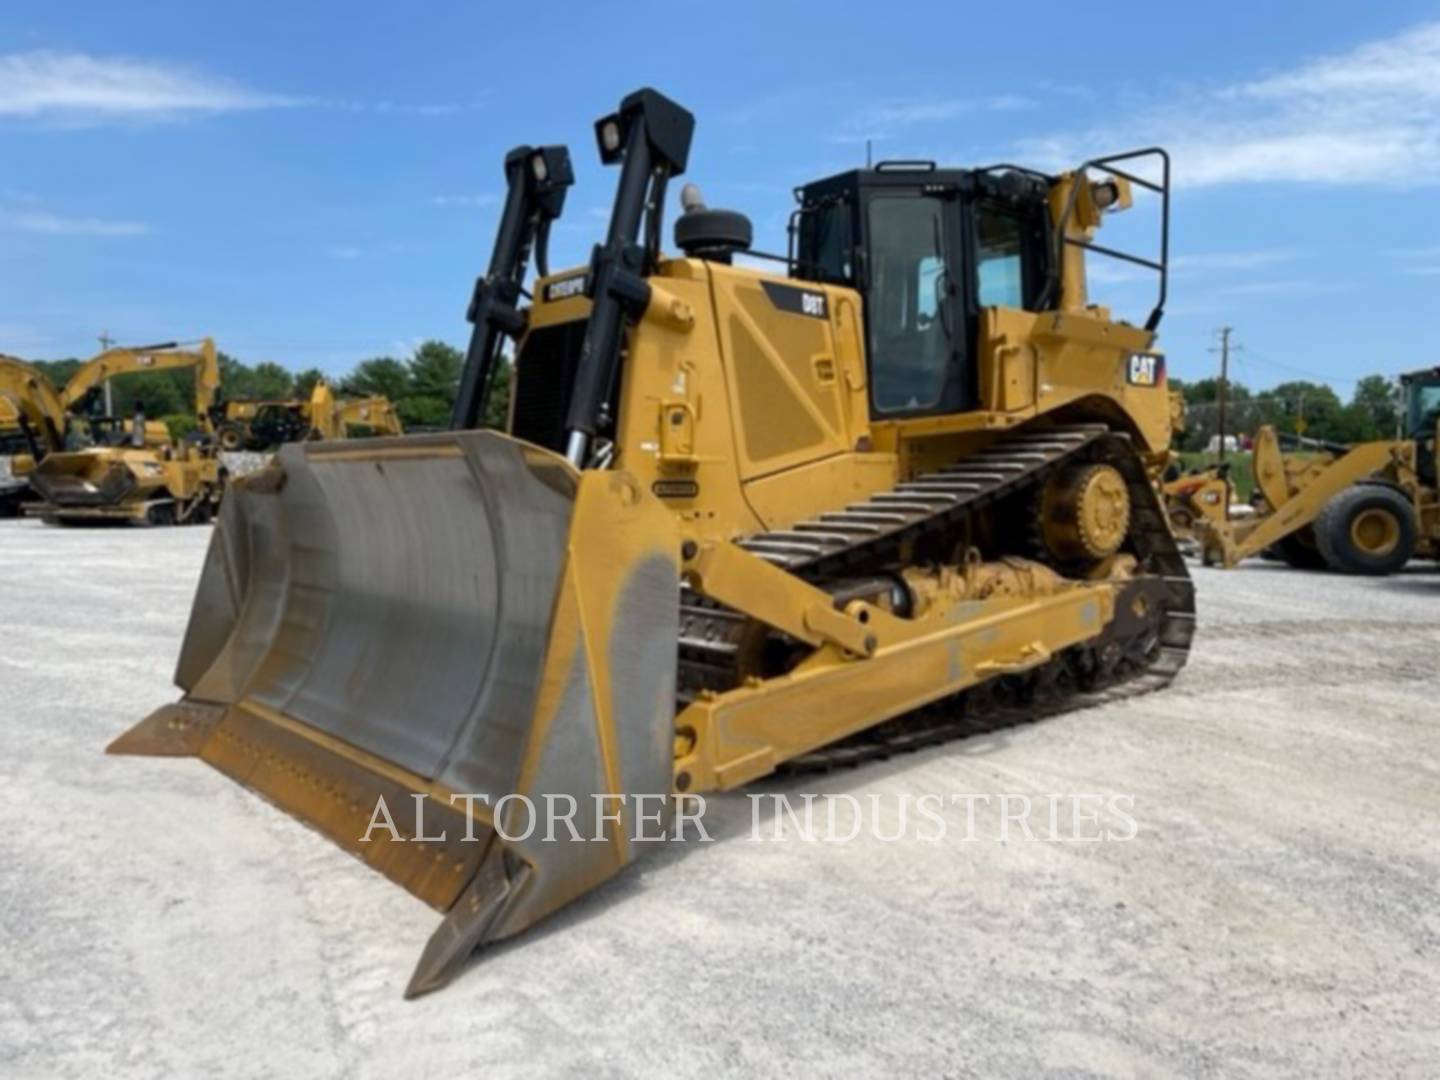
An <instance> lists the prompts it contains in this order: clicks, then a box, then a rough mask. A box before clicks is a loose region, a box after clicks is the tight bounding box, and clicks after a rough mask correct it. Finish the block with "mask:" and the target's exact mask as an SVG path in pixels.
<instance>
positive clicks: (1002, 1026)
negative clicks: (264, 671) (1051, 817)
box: [0, 521, 1440, 1078]
mask: <svg viewBox="0 0 1440 1080" xmlns="http://www.w3.org/2000/svg"><path fill="white" fill-rule="evenodd" d="M209 534H210V530H209V528H208V527H195V528H175V529H168V530H158V529H157V530H139V529H107V530H100V531H89V530H79V529H57V528H50V527H46V526H43V525H41V524H40V523H38V522H35V521H0V568H3V573H0V619H3V625H4V629H3V644H0V791H3V799H4V828H3V830H0V956H3V963H0V1076H4V1077H7V1078H19V1077H32V1076H34V1077H51V1076H91V1075H104V1076H109V1077H149V1076H206V1077H228V1076H266V1075H287V1076H306V1077H352V1076H375V1077H393V1076H416V1075H427V1074H430V1075H484V1076H487V1077H507V1076H531V1075H537V1074H540V1075H562V1074H584V1075H587V1076H629V1075H642V1074H643V1075H649V1074H654V1073H658V1072H661V1071H665V1072H669V1073H673V1074H676V1075H695V1076H700V1075H707V1074H714V1073H716V1072H726V1073H731V1072H743V1073H745V1074H749V1075H764V1074H787V1075H789V1074H793V1073H795V1072H796V1071H797V1070H798V1071H801V1072H804V1073H808V1074H821V1075H824V1074H829V1075H839V1074H847V1075H853V1074H857V1073H858V1074H865V1073H868V1074H878V1073H886V1074H891V1075H893V1074H902V1075H908V1074H914V1075H984V1076H995V1075H1010V1076H1034V1075H1040V1074H1053V1075H1071V1076H1088V1075H1101V1076H1154V1075H1186V1076H1225V1077H1244V1076H1256V1077H1260V1076H1265V1077H1270V1076H1296V1077H1301V1076H1304V1077H1309V1076H1316V1075H1337V1074H1340V1075H1370V1076H1377V1075H1396V1074H1403V1075H1415V1076H1421V1075H1426V1074H1429V1075H1433V1073H1434V1069H1435V1064H1436V1062H1437V1061H1440V1025H1437V1023H1436V1008H1437V1005H1436V1003H1437V1002H1440V905H1437V898H1440V843H1437V841H1440V737H1437V736H1440V707H1437V701H1440V572H1437V570H1436V568H1435V567H1433V566H1430V565H1420V564H1417V565H1416V566H1415V567H1414V568H1412V570H1411V571H1409V572H1407V573H1406V574H1404V575H1402V576H1399V577H1396V578H1392V579H1387V580H1378V581H1370V580H1353V579H1346V578H1340V577H1334V576H1329V575H1322V574H1306V573H1301V572H1298V571H1293V570H1289V569H1286V568H1283V567H1281V566H1279V565H1276V564H1270V563H1264V562H1255V563H1252V564H1248V565H1246V566H1244V567H1242V568H1241V569H1239V570H1236V571H1232V572H1228V573H1226V572H1220V571H1210V570H1205V569H1201V568H1198V567H1197V568H1195V569H1194V573H1195V575H1196V578H1197V580H1198V587H1199V603H1200V608H1201V611H1200V618H1201V630H1200V634H1199V636H1198V639H1197V641H1196V645H1195V651H1194V653H1193V655H1192V658H1191V662H1190V665H1189V667H1188V668H1187V670H1186V671H1185V672H1184V674H1183V675H1182V676H1181V678H1180V680H1179V681H1178V683H1177V684H1176V685H1175V686H1174V687H1172V688H1171V689H1170V690H1168V691H1166V692H1164V693H1162V694H1157V695H1151V696H1148V697H1142V698H1138V699H1134V700H1131V701H1127V702H1123V703H1119V704H1114V705H1108V706H1105V707H1103V708H1096V709H1092V710H1088V711H1084V712H1077V713H1071V714H1068V715H1065V716H1062V717H1059V718H1056V719H1052V720H1048V721H1046V722H1044V723H1041V724H1037V725H1031V726H1026V727H1022V728H1017V729H1012V730H1009V731H1005V732H1000V733H996V734H994V735H991V736H988V737H985V738H981V739H973V740H969V741H966V742H961V743H952V744H949V745H945V746H941V747H937V748H932V749H929V750H926V751H922V752H920V753H916V754H913V755H909V756H905V757H900V758H895V759H892V760H890V761H888V762H885V763H882V764H877V765H871V766H867V767H864V768H861V769H857V770H853V771H849V772H842V773H836V774H831V775H829V776H825V777H820V778H792V779H788V780H783V781H780V780H771V781H767V782H766V783H763V784H761V785H759V786H758V787H757V788H756V789H754V790H755V793H757V794H764V795H767V796H768V795H771V794H788V795H790V796H792V797H795V796H798V795H800V794H802V793H817V794H853V795H855V796H857V797H858V798H859V799H860V800H861V805H862V806H867V805H869V806H872V807H873V808H874V809H873V814H874V818H873V821H871V822H870V824H871V825H875V826H878V828H871V827H868V825H867V827H866V828H864V829H862V830H861V833H860V835H859V836H858V837H857V838H856V839H855V840H854V841H852V842H849V843H835V842H821V841H816V842H807V841H806V840H803V839H800V838H797V837H795V836H793V835H792V836H791V837H790V838H789V839H786V840H782V841H775V840H773V839H768V837H770V836H771V835H772V833H771V831H770V826H769V817H768V814H767V815H765V817H764V819H763V822H764V824H765V828H764V830H763V831H762V834H761V835H762V837H764V838H762V839H755V838H753V836H752V829H751V818H752V803H751V802H750V800H749V799H748V798H747V795H746V794H745V793H740V794H735V795H727V796H722V797H718V798H714V799H712V800H711V802H710V806H709V809H708V813H707V815H706V819H705V820H706V824H707V828H708V830H709V831H710V833H711V835H712V836H714V842H712V843H708V844H706V843H702V842H700V841H698V840H691V841H690V842H687V843H683V844H680V843H674V844H665V845H657V849H658V850H656V851H655V852H653V853H652V854H650V855H649V856H648V857H647V858H646V859H644V860H642V861H641V862H640V863H638V864H637V865H636V866H635V867H633V868H632V869H631V870H630V871H629V872H627V873H626V874H624V875H622V876H621V877H620V878H619V879H618V880H616V881H615V882H612V883H611V884H610V885H608V886H606V887H605V888H603V889H601V890H600V891H599V892H597V893H595V894H592V895H591V896H589V897H587V898H585V899H584V900H582V901H580V902H579V903H577V904H575V905H573V906H572V907H570V908H569V909H567V910H565V911H563V912H561V913H560V914H559V915H557V916H555V917H553V918H552V919H551V920H549V921H548V922H547V923H545V924H542V925H541V926H540V927H539V928H537V929H536V930H535V931H532V932H531V933H529V934H528V935H526V936H524V937H522V938H521V939H519V940H518V941H517V942H513V943H509V944H506V945H503V946H501V947H498V948H494V949H492V950H491V951H490V952H489V953H488V954H486V955H484V956H483V958H479V959H477V960H476V961H474V962H472V964H471V966H470V967H469V968H468V969H467V970H466V971H465V972H464V973H463V974H462V975H461V977H460V978H458V979H457V980H456V981H455V982H454V983H453V984H452V985H451V986H449V987H448V988H446V989H444V990H442V991H440V992H438V993H436V994H433V995H430V996H428V997H424V998H421V999H419V1000H417V1001H411V1002H407V1001H403V1000H402V999H401V993H402V991H403V989H404V987H405V983H406V980H407V979H408V977H409V974H410V971H411V968H412V967H413V966H414V964H415V961H416V960H417V958H418V956H419V953H420V950H421V947H422V946H423V945H424V944H425V941H426V939H427V938H428V937H429V935H430V933H431V931H432V930H433V929H434V927H435V926H436V925H437V923H438V921H439V916H438V915H437V914H436V913H435V912H434V911H432V910H431V909H430V908H428V907H426V906H425V905H424V904H422V903H421V902H420V901H418V900H415V899H413V898H412V897H410V896H409V895H408V894H407V893H405V892H404V891H403V890H401V889H399V888H398V887H396V886H394V885H391V884H390V883H389V882H388V881H387V880H385V879H384V878H382V877H381V876H379V875H377V874H374V873H371V872H369V871H367V870H365V869H364V868H362V867H361V866H359V865H358V864H357V863H356V862H355V861H354V860H353V859H352V858H350V857H349V856H347V855H345V854H344V853H342V852H341V851H339V850H338V849H336V848H334V847H332V846H331V845H330V844H328V843H327V842H325V841H324V840H322V839H321V838H320V837H318V836H317V835H316V834H314V833H312V832H310V831H309V830H307V829H306V828H305V827H304V826H302V825H300V824H298V823H296V822H294V821H292V820H291V819H289V818H287V817H285V816H284V815H283V814H281V813H280V812H279V811H277V810H275V809H273V808H272V807H270V806H269V805H268V804H266V803H264V802H262V801H261V800H260V799H258V798H257V797H255V796H253V795H251V794H249V793H247V792H246V791H244V790H243V789H242V788H240V787H239V786H237V785H235V784H234V783H232V782H231V781H229V780H228V779H226V778H225V777H223V776H222V775H221V774H220V773H218V772H216V771H214V770H212V769H209V768H207V767H205V766H203V765H201V764H200V763H198V762H196V761H194V760H164V759H140V758H118V757H107V756H106V755H104V753H103V750H104V748H105V745H106V744H107V743H108V742H109V741H110V740H111V739H112V738H113V737H114V736H116V735H117V734H119V733H120V732H122V731H124V730H125V729H126V728H128V727H129V726H130V725H131V724H133V723H134V722H136V721H137V720H139V719H140V718H142V717H143V716H145V715H146V714H147V713H148V712H150V711H151V710H152V709H154V708H155V707H157V706H159V705H161V704H164V703H166V702H168V701H170V700H173V699H174V697H175V696H176V691H175V690H174V689H173V688H172V686H171V673H172V670H173V667H174V661H175V657H176V654H177V650H178V647H179V644H180V639H181V636H182V634H183V632H184V628H185V622H186V617H187V613H188V611H189V606H190V599H191V595H192V592H193V589H194V585H195V582H196V579H197V577H198V575H199V570H200V565H201V559H202V557H203V554H204V550H205V545H206V543H207V542H208V539H209ZM416 693H417V694H421V693H423V688H422V687H418V686H417V688H416ZM1001 793H1010V794H1012V795H1019V794H1024V795H1028V796H1029V797H1031V798H1032V799H1034V800H1036V802H1037V804H1039V803H1041V802H1042V801H1043V800H1044V797H1045V796H1046V795H1047V794H1049V793H1091V794H1095V795H1100V796H1104V797H1105V800H1106V801H1105V806H1106V809H1105V810H1104V812H1103V813H1102V814H1101V822H1102V825H1104V826H1106V827H1109V828H1111V829H1113V830H1115V831H1117V832H1123V831H1125V830H1124V829H1123V826H1124V818H1123V815H1118V814H1116V813H1115V812H1113V809H1114V807H1115V806H1117V805H1125V806H1128V807H1129V810H1128V815H1129V817H1130V818H1133V820H1134V822H1135V826H1136V830H1135V835H1134V837H1133V839H1130V840H1128V841H1126V840H1123V839H1112V840H1110V841H1109V842H1052V841H1048V840H1046V839H1044V838H1043V836H1042V837H1041V838H1039V839H1036V840H1033V841H1031V840H1027V839H1025V837H1024V836H1023V835H1020V834H1019V833H1018V830H1014V829H1012V830H1011V831H1010V832H1009V833H1008V834H1007V839H1006V841H1005V842H1001V840H1000V839H999V826H1000V825H1001V821H1000V818H1001V812H1000V810H999V809H998V808H997V807H996V805H994V800H992V802H991V803H989V804H986V803H980V804H978V808H977V810H976V812H975V813H976V820H975V828H974V829H973V832H972V833H971V834H972V835H974V836H975V839H973V840H971V839H967V838H966V836H967V831H969V829H968V822H967V820H966V808H965V806H964V805H963V804H962V803H959V802H957V803H955V804H953V805H946V806H945V807H944V809H943V810H942V811H941V817H942V820H943V822H944V825H945V827H946V835H945V837H944V838H943V839H942V840H938V841H937V840H934V839H927V838H925V837H923V836H921V835H917V834H916V830H915V829H914V828H913V827H911V828H909V829H908V830H901V831H902V832H903V838H902V839H900V840H898V841H894V842H890V841H886V840H883V839H881V838H880V837H879V836H877V835H876V834H877V833H886V832H887V831H890V830H892V829H893V828H895V827H897V824H903V822H899V823H897V821H896V818H897V817H898V813H899V812H898V811H897V809H896V807H897V806H898V805H900V804H901V801H902V797H905V796H908V797H910V799H912V800H913V799H916V798H918V797H919V796H922V795H926V794H935V795H942V796H949V795H952V794H956V795H958V794H994V795H999V794H1001ZM872 796H874V797H875V799H874V801H873V802H871V797H872ZM1116 796H1129V797H1133V803H1122V804H1117V803H1115V802H1114V801H1113V800H1114V797H1116ZM971 805H976V804H974V803H972V804H971ZM1013 805H1014V804H1013V803H1012V804H1011V806H1012V809H1013ZM1043 817H1044V815H1043V813H1041V814H1039V816H1037V818H1036V819H1034V820H1035V821H1037V822H1039V823H1041V824H1043ZM925 831H929V828H928V826H927V828H926V830H925ZM1041 831H1042V830H1040V829H1039V828H1037V829H1036V832H1037V833H1038V832H1041Z"/></svg>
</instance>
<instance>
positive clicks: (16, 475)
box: [0, 356, 65, 517]
mask: <svg viewBox="0 0 1440 1080" xmlns="http://www.w3.org/2000/svg"><path fill="white" fill-rule="evenodd" d="M64 448H65V406H64V404H63V403H62V402H61V400H60V395H59V394H58V393H56V391H55V387H54V386H52V385H51V384H50V380H49V379H47V378H46V377H45V374H44V372H42V371H40V370H39V369H38V368H35V367H32V366H31V365H30V364H27V363H25V362H24V361H23V360H17V359H16V358H15V357H13V356H0V517H14V516H15V515H17V514H18V513H20V511H21V507H22V506H23V504H24V501H25V499H26V498H27V497H28V495H29V493H30V474H31V473H32V472H33V471H34V470H35V466H36V464H37V463H38V462H40V461H42V460H44V458H45V457H46V455H47V454H52V453H55V452H57V451H59V450H63V449H64Z"/></svg>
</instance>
